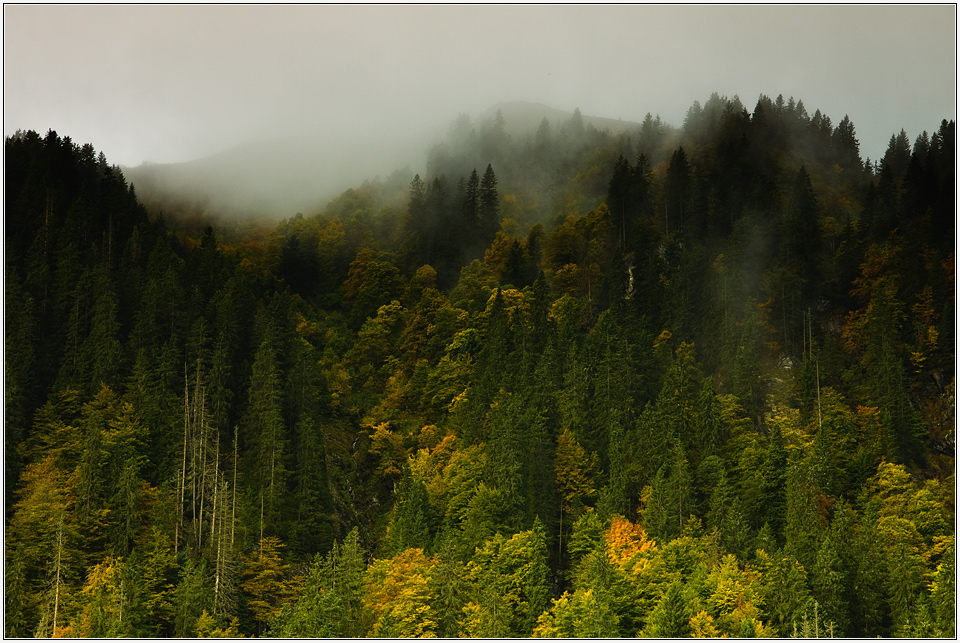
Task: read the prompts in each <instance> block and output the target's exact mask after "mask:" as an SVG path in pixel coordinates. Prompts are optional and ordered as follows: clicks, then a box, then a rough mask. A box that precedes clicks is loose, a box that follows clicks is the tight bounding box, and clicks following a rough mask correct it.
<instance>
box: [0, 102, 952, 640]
mask: <svg viewBox="0 0 960 643" xmlns="http://www.w3.org/2000/svg"><path fill="white" fill-rule="evenodd" d="M955 144H956V134H955V125H954V123H953V122H952V121H949V122H948V121H944V122H943V123H941V124H940V125H939V126H937V129H936V131H935V132H934V133H933V134H930V135H928V134H927V133H923V134H922V135H920V136H918V137H917V138H916V140H915V141H914V142H913V143H911V141H910V140H909V139H908V138H907V135H906V134H905V133H903V132H901V133H900V134H898V135H894V136H892V137H891V140H890V145H889V148H888V150H887V152H886V154H885V155H884V157H883V159H880V160H878V161H877V162H876V163H873V162H869V163H867V162H864V161H863V160H862V159H861V158H860V154H859V150H858V143H857V139H856V134H855V130H854V126H853V124H852V123H851V122H850V120H849V119H848V118H844V119H843V120H841V121H840V122H839V124H838V125H837V126H836V127H834V126H833V125H832V123H831V120H830V119H829V118H828V117H826V116H825V115H823V114H821V113H820V112H819V111H817V112H815V113H814V115H813V116H810V115H809V114H808V113H807V111H806V109H805V108H804V107H803V104H802V102H794V100H793V99H790V100H789V101H783V99H782V98H778V99H777V100H776V101H773V100H770V99H769V98H767V97H761V98H760V100H759V101H758V102H757V104H756V106H755V107H754V109H753V111H752V112H750V111H748V110H747V109H745V108H744V106H743V105H741V104H740V102H739V100H738V99H736V98H734V99H732V100H728V99H726V98H722V97H719V96H717V95H714V96H712V97H711V98H710V99H709V100H708V101H707V102H706V103H705V104H704V105H702V106H701V105H700V104H699V103H695V104H694V105H693V107H691V109H690V111H689V112H688V115H687V118H686V120H685V122H684V123H683V126H682V127H681V128H672V127H669V126H667V125H665V124H663V123H661V122H660V120H659V118H656V119H655V118H651V117H648V118H647V119H646V120H645V121H644V123H643V124H642V125H641V126H640V127H639V129H638V130H637V131H635V132H634V133H633V135H630V134H629V133H625V134H620V135H616V136H614V135H611V134H609V133H607V132H605V131H599V130H597V129H595V128H594V127H592V126H590V125H589V124H587V125H585V124H584V122H583V119H582V117H581V116H580V114H579V112H576V113H575V114H574V116H573V117H572V118H571V119H570V120H569V121H566V122H563V123H550V122H549V121H548V120H546V119H544V120H543V121H542V122H541V123H540V126H539V128H538V129H537V130H536V131H531V132H529V134H528V135H526V136H520V135H512V136H511V135H508V134H507V128H506V127H505V123H504V122H503V118H502V116H500V117H499V118H494V119H491V120H489V121H486V122H483V123H479V124H477V125H474V124H472V123H470V122H469V120H468V119H465V118H461V119H458V121H457V122H456V123H455V125H454V127H453V128H451V133H450V136H449V138H448V140H447V141H445V142H444V143H442V144H440V145H438V146H436V147H435V148H434V149H433V150H432V152H431V154H430V157H429V159H428V163H427V171H426V174H425V176H420V175H416V176H414V177H403V176H401V175H400V174H395V175H393V176H392V177H391V179H389V180H387V181H386V182H382V181H379V180H373V181H368V182H366V183H364V184H363V185H361V186H359V187H357V188H354V189H351V190H347V191H346V192H344V193H343V194H342V195H340V196H339V197H338V198H336V199H334V200H333V201H331V202H330V203H329V205H328V206H327V207H326V208H325V209H324V211H323V212H321V213H318V214H316V215H313V216H307V217H303V216H300V215H298V216H297V217H294V218H293V219H290V220H287V221H284V222H282V223H281V224H280V225H278V226H276V227H275V228H273V229H272V230H269V231H268V232H265V233H264V234H262V235H249V236H248V237H247V238H245V239H242V240H236V239H233V238H230V237H227V236H224V235H223V234H222V233H220V232H218V231H217V230H214V229H212V228H207V229H206V230H205V231H200V232H199V233H197V232H195V231H194V230H193V228H191V227H187V226H183V225H180V224H179V223H178V222H176V221H172V220H171V221H167V222H165V221H164V219H163V217H162V216H157V213H151V214H150V215H149V216H148V213H147V212H146V210H145V209H144V208H143V207H142V206H141V205H140V204H139V203H138V202H137V199H136V194H135V192H134V190H133V189H132V188H131V187H129V186H128V185H127V184H126V182H125V180H124V178H123V176H122V175H121V173H120V172H119V170H118V169H116V168H113V167H111V166H109V165H108V164H107V161H106V159H104V158H103V156H102V155H100V156H99V157H98V156H97V155H96V154H95V152H94V150H93V148H92V147H91V146H89V145H85V146H82V147H80V146H77V145H75V144H74V143H73V142H72V141H71V140H70V139H69V138H61V137H59V136H58V135H57V134H56V133H54V132H49V133H48V134H47V135H46V136H41V135H38V134H36V133H35V132H26V133H18V134H17V135H16V136H14V137H10V138H7V139H6V141H5V168H6V169H5V171H6V175H5V200H6V201H5V207H6V282H5V288H6V290H5V304H6V306H5V308H6V334H5V389H4V390H5V411H6V412H5V427H4V428H5V476H6V489H7V496H6V497H5V510H6V512H5V562H6V576H5V584H6V605H5V634H6V635H7V636H30V635H40V636H50V635H56V636H96V637H101V636H141V637H142V636H211V635H213V636H217V635H219V636H224V635H226V636H239V635H245V636H246V635H260V636H263V635H280V636H313V637H316V636H344V637H345V636H354V635H372V636H386V637H394V636H430V635H436V636H483V637H510V636H531V635H533V636H565V637H579V636H607V637H616V636H630V637H632V636H636V635H638V634H642V635H648V636H656V637H675V636H685V635H694V636H720V635H724V634H725V635H728V636H739V637H747V636H790V635H794V634H797V635H804V636H814V635H821V636H827V635H834V636H858V637H859V636H876V635H881V636H953V635H954V633H955V623H954V611H955V592H956V590H955V563H954V561H955V548H954V536H955V529H954V525H955V505H954V493H953V492H954V486H955V477H954V476H955V415H954V413H955V411H954V409H955V398H954V396H955V347H954V344H953V338H954V334H955V329H954V320H955V312H954V305H955V299H954V297H955V296H954V276H955V263H954V262H955V257H954V238H955V237H954V235H955V202H954V195H955V167H954V159H955V155H956V152H955Z"/></svg>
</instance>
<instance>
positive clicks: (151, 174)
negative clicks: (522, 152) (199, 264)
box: [123, 102, 640, 219]
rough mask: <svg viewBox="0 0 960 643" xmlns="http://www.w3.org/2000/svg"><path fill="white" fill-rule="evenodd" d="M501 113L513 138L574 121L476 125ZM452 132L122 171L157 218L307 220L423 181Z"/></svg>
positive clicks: (512, 116) (526, 111)
mask: <svg viewBox="0 0 960 643" xmlns="http://www.w3.org/2000/svg"><path fill="white" fill-rule="evenodd" d="M498 112H499V113H500V115H501V117H502V118H503V120H504V123H505V128H506V133H507V134H508V135H509V136H511V137H515V138H522V137H523V136H527V135H531V134H532V133H533V132H535V131H536V129H537V127H538V126H539V125H540V123H541V121H542V120H543V119H544V118H546V119H548V120H549V121H550V122H551V123H554V124H560V123H564V122H566V121H567V120H569V119H570V118H571V116H572V115H573V113H572V112H568V111H563V110H560V109H555V108H553V107H549V106H547V105H542V104H539V103H524V102H504V103H498V104H496V105H494V106H492V107H490V108H489V109H487V110H485V111H483V112H482V113H481V114H480V115H479V116H478V117H477V118H476V120H475V121H474V123H475V124H477V125H483V124H489V123H491V122H493V121H494V120H495V119H496V117H497V113H498ZM461 118H464V116H463V115H461ZM466 118H468V119H469V117H466ZM583 121H584V124H586V125H588V126H592V127H594V128H596V129H598V130H607V131H609V132H611V133H613V134H621V133H628V134H631V133H632V134H635V133H636V132H637V131H638V130H639V127H640V124H639V123H634V122H631V121H624V120H617V119H611V118H603V117H599V116H589V115H584V116H583ZM453 126H454V125H448V124H444V125H440V124H438V125H437V128H436V129H435V130H433V131H427V132H423V133H422V134H419V135H406V136H396V137H393V138H383V137H380V138H360V137H353V138H347V137H335V136H331V137H329V138H316V137H308V138H304V139H293V138H285V137H278V138H274V139H262V140H258V141H252V142H249V143H247V144H244V145H240V146H237V147H234V148H232V149H228V150H225V151H223V152H220V153H219V154H215V155H212V156H208V157H204V158H200V159H195V160H192V161H188V162H184V163H163V164H160V163H144V164H141V165H139V166H136V167H124V168H123V173H124V176H125V177H126V178H127V180H128V181H130V182H131V183H133V185H134V186H135V188H136V190H137V195H138V197H139V198H140V199H141V200H142V201H143V202H144V204H145V205H146V206H147V207H148V208H149V209H150V211H151V212H153V213H155V214H156V213H160V212H163V213H164V214H165V215H166V216H203V217H208V218H212V219H218V218H223V217H237V218H254V217H256V218H266V219H281V218H286V217H290V216H293V215H294V214H296V213H298V212H300V213H303V214H305V215H310V214H314V213H316V212H318V211H319V210H321V209H322V208H323V206H324V205H325V204H326V203H327V201H329V200H330V199H332V198H333V197H335V196H336V195H338V194H340V193H341V192H342V191H344V190H346V189H348V188H350V187H356V186H358V185H360V184H361V183H363V181H365V180H369V179H375V178H377V177H380V178H383V179H385V178H386V177H387V176H389V175H390V174H392V173H394V172H397V171H402V172H405V173H409V174H410V175H411V176H412V175H413V173H415V172H419V173H420V174H425V172H424V169H423V168H424V167H425V165H426V158H427V153H428V150H429V149H430V148H431V147H432V146H433V145H435V144H437V143H438V142H440V140H441V139H442V138H443V136H444V135H445V133H446V132H447V130H448V129H449V127H453Z"/></svg>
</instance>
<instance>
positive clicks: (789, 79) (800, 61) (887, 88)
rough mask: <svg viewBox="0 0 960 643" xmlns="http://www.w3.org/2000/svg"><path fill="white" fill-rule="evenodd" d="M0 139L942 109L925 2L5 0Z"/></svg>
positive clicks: (946, 108) (944, 70)
mask: <svg viewBox="0 0 960 643" xmlns="http://www.w3.org/2000/svg"><path fill="white" fill-rule="evenodd" d="M3 17H4V24H3V31H4V63H3V72H4V73H3V89H4V109H3V127H4V134H6V135H9V134H12V133H13V132H15V131H16V130H17V129H36V130H38V131H40V132H46V130H48V129H50V128H53V129H55V130H57V132H58V133H59V134H61V135H69V136H71V137H72V138H73V139H74V141H75V142H78V143H86V142H89V143H92V144H93V145H94V147H96V148H97V149H98V150H101V151H103V152H105V153H106V155H107V158H108V160H109V161H110V162H111V163H115V164H122V165H136V164H139V163H140V162H142V161H145V160H149V161H155V162H172V161H182V160H188V159H191V158H196V157H199V156H202V155H205V154H209V153H213V152H215V151H218V150H220V149H223V148H226V147H228V146H230V145H232V144H236V143H241V142H243V141H245V140H248V139H250V138H256V137H258V136H262V135H264V134H265V133H267V132H275V133H280V134H288V133H290V132H303V133H308V134H311V135H314V134H316V135H334V134H336V135H352V134H357V133H362V134H371V135H373V136H375V137H381V138H383V137H391V136H394V135H408V134H411V133H417V132H424V131H428V130H431V129H433V128H435V127H437V126H442V127H445V126H446V125H447V124H448V123H450V122H451V121H452V120H453V119H454V118H455V117H456V116H457V114H459V113H461V112H465V113H468V114H471V115H473V116H476V115H477V114H479V113H480V112H482V111H483V110H485V109H486V108H488V107H490V106H491V105H493V104H494V103H497V102H501V101H514V100H519V101H531V102H540V103H546V104H547V105H550V106H552V107H556V108H560V109H564V110H573V108H575V107H579V108H580V110H581V111H582V112H583V113H584V114H587V115H595V116H605V117H611V118H623V119H624V120H637V121H639V120H642V119H643V116H644V115H645V114H646V113H647V112H651V113H653V114H659V115H660V116H661V117H662V118H663V119H664V120H665V121H666V122H668V123H670V124H673V125H676V126H679V125H681V124H682V122H683V117H684V115H685V113H686V111H687V109H688V108H689V107H690V105H691V104H692V103H693V101H694V100H699V101H700V102H701V103H703V102H705V101H706V100H707V98H709V96H710V94H711V93H712V92H714V91H716V92H718V93H720V94H721V95H725V96H728V97H732V96H733V95H734V94H737V95H739V96H740V98H741V100H742V101H743V103H744V104H745V105H746V106H747V107H748V109H750V110H752V108H753V106H754V105H755V104H756V100H757V98H758V96H759V95H760V94H761V93H764V94H767V95H769V96H770V97H771V98H776V96H777V95H778V94H783V96H784V98H788V97H790V96H794V97H796V98H799V99H802V100H803V102H804V105H805V106H806V107H807V110H808V111H809V112H810V113H811V114H812V113H813V112H814V110H815V109H817V108H819V109H821V111H823V112H824V113H825V114H827V115H828V116H830V117H831V118H832V119H833V122H834V124H836V123H838V122H839V121H840V119H842V118H843V116H844V115H845V114H849V115H850V118H851V119H852V120H853V123H854V125H855V127H856V131H857V134H858V137H859V139H860V143H861V154H862V156H864V157H867V156H869V157H871V158H874V159H876V158H877V157H878V156H881V155H882V154H883V151H884V150H885V149H886V145H887V142H888V141H889V138H890V136H891V134H893V133H894V132H899V131H900V129H901V128H904V129H905V130H906V131H907V134H908V135H909V136H910V138H911V140H913V139H914V138H915V137H916V136H917V135H918V134H919V133H920V132H921V131H922V130H924V129H926V130H929V131H931V132H932V131H934V130H936V128H937V127H938V125H939V123H940V121H941V119H944V118H947V119H955V118H956V97H957V89H956V79H957V74H956V60H957V56H956V43H957V40H956V9H955V7H954V6H950V5H938V6H915V5H911V6H890V5H879V6H863V5H854V6H842V7H840V6H755V5H754V6H737V7H729V6H717V5H704V6H625V5H609V6H596V5H586V6H548V5H539V6H522V7H521V6H502V5H500V6H478V7H468V6H447V7H436V6H418V7H402V6H383V5H380V6H316V5H314V6H285V7H277V6H223V5H219V6H182V5H180V6H177V5H161V6H116V5H104V6H70V5H60V6H49V5H48V6H22V5H13V6H11V5H5V6H4V10H3Z"/></svg>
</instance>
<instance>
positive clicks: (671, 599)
mask: <svg viewBox="0 0 960 643" xmlns="http://www.w3.org/2000/svg"><path fill="white" fill-rule="evenodd" d="M692 616H693V613H692V611H691V609H690V604H689V599H688V598H687V597H686V596H685V591H684V588H683V585H681V584H680V581H678V580H674V581H673V582H672V583H670V586H669V587H668V588H667V591H666V593H665V594H664V595H663V598H661V599H660V602H659V603H658V604H657V607H656V609H655V610H653V613H652V614H650V618H649V620H648V621H647V625H646V627H645V628H644V630H643V634H644V636H648V637H653V638H662V639H676V638H682V637H687V636H690V619H691V617H692Z"/></svg>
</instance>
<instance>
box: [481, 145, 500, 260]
mask: <svg viewBox="0 0 960 643" xmlns="http://www.w3.org/2000/svg"><path fill="white" fill-rule="evenodd" d="M477 217H478V220H479V226H480V239H481V240H482V241H483V242H484V243H485V244H488V243H490V241H492V240H493V237H494V235H496V233H497V230H498V229H499V228H500V195H499V193H498V192H497V175H496V174H494V172H493V166H492V165H489V164H488V165H487V169H486V170H485V171H484V173H483V178H482V179H481V180H480V186H479V189H478V191H477Z"/></svg>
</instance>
